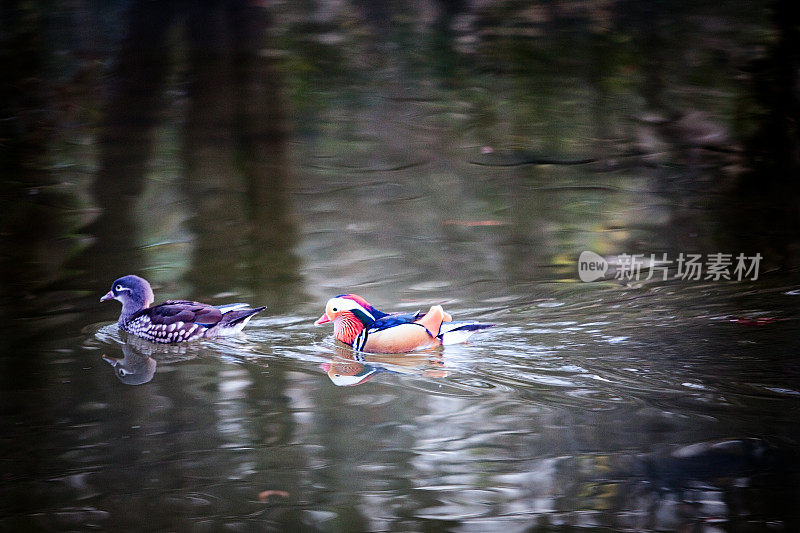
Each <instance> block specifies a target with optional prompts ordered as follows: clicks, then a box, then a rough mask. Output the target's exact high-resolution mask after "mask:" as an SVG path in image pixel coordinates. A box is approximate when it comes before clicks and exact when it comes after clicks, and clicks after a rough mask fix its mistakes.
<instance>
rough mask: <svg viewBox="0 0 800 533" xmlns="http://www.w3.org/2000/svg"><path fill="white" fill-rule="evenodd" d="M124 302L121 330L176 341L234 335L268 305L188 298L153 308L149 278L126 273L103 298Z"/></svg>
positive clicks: (165, 341) (171, 341) (142, 336)
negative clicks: (210, 301)
mask: <svg viewBox="0 0 800 533" xmlns="http://www.w3.org/2000/svg"><path fill="white" fill-rule="evenodd" d="M106 300H119V301H120V302H122V313H121V314H120V315H119V320H118V321H117V324H119V327H120V329H122V330H124V331H127V332H128V333H130V334H132V335H136V336H137V337H141V338H143V339H146V340H148V341H150V342H158V343H174V342H185V341H190V340H194V339H199V338H203V337H205V338H211V337H220V336H224V335H233V334H235V333H239V332H240V331H242V329H243V328H244V326H245V325H246V324H247V322H248V321H249V320H250V319H251V318H252V317H253V315H255V314H256V313H258V312H259V311H262V310H264V309H265V307H256V308H250V307H249V306H248V305H247V304H228V305H220V306H213V305H208V304H204V303H199V302H191V301H187V300H169V301H166V302H164V303H162V304H158V305H155V306H153V307H150V305H151V304H152V303H153V300H154V297H153V289H151V288H150V284H149V283H148V282H147V280H146V279H144V278H140V277H139V276H134V275H130V276H123V277H121V278H119V279H117V280H116V281H115V282H114V283H112V284H111V290H110V291H108V292H107V293H106V294H105V295H104V296H103V297H102V298H100V301H101V302H104V301H106Z"/></svg>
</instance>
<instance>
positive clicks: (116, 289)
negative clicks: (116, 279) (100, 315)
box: [114, 285, 122, 292]
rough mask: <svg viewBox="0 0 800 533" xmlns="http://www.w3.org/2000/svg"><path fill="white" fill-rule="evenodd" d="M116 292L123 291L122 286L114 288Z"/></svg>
mask: <svg viewBox="0 0 800 533" xmlns="http://www.w3.org/2000/svg"><path fill="white" fill-rule="evenodd" d="M114 290H115V291H117V292H119V291H121V290H122V285H117V286H116V287H114Z"/></svg>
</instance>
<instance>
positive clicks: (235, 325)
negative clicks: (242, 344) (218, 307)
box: [216, 306, 267, 335]
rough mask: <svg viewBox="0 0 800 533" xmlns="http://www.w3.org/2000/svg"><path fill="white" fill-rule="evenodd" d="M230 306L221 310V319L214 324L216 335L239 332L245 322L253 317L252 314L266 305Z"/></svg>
mask: <svg viewBox="0 0 800 533" xmlns="http://www.w3.org/2000/svg"><path fill="white" fill-rule="evenodd" d="M230 307H232V308H229V309H226V310H222V320H220V321H219V324H217V325H216V329H217V332H216V334H217V335H231V334H233V333H239V332H240V331H242V330H243V329H244V327H245V326H246V325H247V323H248V322H249V321H250V319H251V318H253V315H255V314H256V313H259V312H261V311H263V310H264V309H266V308H267V307H266V306H261V307H254V308H249V307H247V308H242V307H240V306H236V307H234V306H230Z"/></svg>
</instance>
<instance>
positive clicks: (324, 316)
mask: <svg viewBox="0 0 800 533" xmlns="http://www.w3.org/2000/svg"><path fill="white" fill-rule="evenodd" d="M330 321H331V319H330V318H328V313H322V316H321V317H319V318H318V319H317V320H316V322H314V325H315V326H321V325H322V324H325V323H326V322H330Z"/></svg>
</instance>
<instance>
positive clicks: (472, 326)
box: [437, 322, 494, 346]
mask: <svg viewBox="0 0 800 533" xmlns="http://www.w3.org/2000/svg"><path fill="white" fill-rule="evenodd" d="M492 326H494V324H483V323H481V322H442V326H441V327H440V328H439V335H437V337H438V338H439V339H440V340H441V341H442V345H444V346H447V345H448V344H459V343H462V342H464V341H465V340H467V338H468V337H469V336H470V335H472V334H473V333H475V332H476V331H479V330H482V329H486V328H490V327H492Z"/></svg>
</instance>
